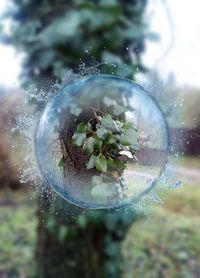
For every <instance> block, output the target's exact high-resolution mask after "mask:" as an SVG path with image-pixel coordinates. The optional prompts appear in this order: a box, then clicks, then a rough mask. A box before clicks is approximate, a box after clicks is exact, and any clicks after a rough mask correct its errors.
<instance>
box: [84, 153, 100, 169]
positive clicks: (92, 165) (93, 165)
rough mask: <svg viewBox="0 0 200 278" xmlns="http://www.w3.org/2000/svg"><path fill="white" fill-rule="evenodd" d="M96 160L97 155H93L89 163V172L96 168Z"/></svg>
mask: <svg viewBox="0 0 200 278" xmlns="http://www.w3.org/2000/svg"><path fill="white" fill-rule="evenodd" d="M96 160H97V157H96V156H95V155H92V156H91V157H90V159H89V161H88V162H87V164H86V165H87V170H90V169H92V168H94V167H95V166H96Z"/></svg>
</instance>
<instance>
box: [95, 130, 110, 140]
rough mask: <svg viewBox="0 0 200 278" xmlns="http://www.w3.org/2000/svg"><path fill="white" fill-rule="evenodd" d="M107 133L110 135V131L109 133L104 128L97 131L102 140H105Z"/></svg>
mask: <svg viewBox="0 0 200 278" xmlns="http://www.w3.org/2000/svg"><path fill="white" fill-rule="evenodd" d="M107 133H108V131H107V130H106V129H105V128H103V127H100V128H99V129H97V131H96V135H97V136H98V137H99V138H100V139H105V138H106V134H107Z"/></svg>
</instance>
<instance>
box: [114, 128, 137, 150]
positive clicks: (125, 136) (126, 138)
mask: <svg viewBox="0 0 200 278" xmlns="http://www.w3.org/2000/svg"><path fill="white" fill-rule="evenodd" d="M119 140H120V143H121V144H122V145H124V146H131V145H135V144H138V140H137V132H136V130H135V129H134V128H129V129H128V130H126V131H125V132H124V133H122V134H121V135H120V136H119Z"/></svg>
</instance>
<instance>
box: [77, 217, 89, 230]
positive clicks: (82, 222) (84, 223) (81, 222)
mask: <svg viewBox="0 0 200 278" xmlns="http://www.w3.org/2000/svg"><path fill="white" fill-rule="evenodd" d="M77 224H78V226H79V227H80V228H81V229H85V227H86V226H87V218H86V216H84V215H79V216H78V219H77Z"/></svg>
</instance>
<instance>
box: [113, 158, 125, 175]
mask: <svg viewBox="0 0 200 278" xmlns="http://www.w3.org/2000/svg"><path fill="white" fill-rule="evenodd" d="M113 160H114V163H115V166H116V168H117V170H118V171H120V172H123V171H124V170H125V169H126V162H124V161H121V160H119V159H113Z"/></svg>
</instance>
